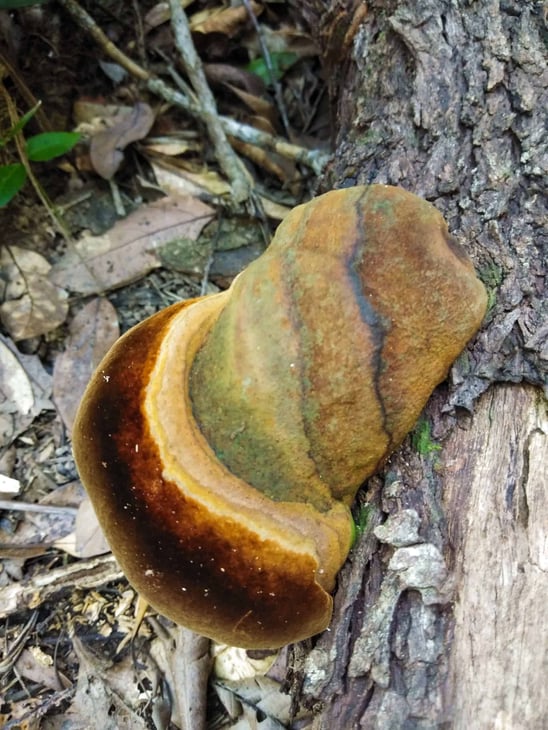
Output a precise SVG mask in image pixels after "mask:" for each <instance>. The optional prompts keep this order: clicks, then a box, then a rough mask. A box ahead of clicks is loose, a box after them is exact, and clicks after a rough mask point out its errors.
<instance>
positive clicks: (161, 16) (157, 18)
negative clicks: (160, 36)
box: [143, 0, 194, 33]
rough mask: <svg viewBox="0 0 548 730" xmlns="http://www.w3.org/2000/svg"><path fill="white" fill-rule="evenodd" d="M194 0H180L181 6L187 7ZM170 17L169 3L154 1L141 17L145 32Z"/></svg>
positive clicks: (165, 21)
mask: <svg viewBox="0 0 548 730" xmlns="http://www.w3.org/2000/svg"><path fill="white" fill-rule="evenodd" d="M193 1H194V0H182V2H181V5H182V6H183V8H187V7H188V6H189V5H190V4H191V3H192V2H193ZM170 17H171V11H170V9H169V3H167V2H160V3H156V5H154V6H153V7H152V8H151V9H150V10H149V11H148V13H147V14H146V15H145V17H144V18H143V25H144V28H145V33H148V32H149V31H151V30H153V29H154V28H157V27H158V26H159V25H162V24H163V23H167V21H168V20H169V19H170Z"/></svg>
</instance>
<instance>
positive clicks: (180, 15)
mask: <svg viewBox="0 0 548 730" xmlns="http://www.w3.org/2000/svg"><path fill="white" fill-rule="evenodd" d="M169 7H170V8H171V27H172V29H173V35H174V36H175V45H176V47H177V50H178V51H179V53H180V54H181V58H182V60H183V64H184V67H185V70H186V72H187V75H188V78H189V79H190V83H191V84H192V88H193V89H194V91H195V92H196V94H197V96H198V98H199V99H200V103H201V106H202V119H203V120H204V123H205V125H206V127H207V131H208V133H209V136H210V138H211V141H212V142H213V144H214V146H215V152H216V154H217V159H218V161H219V164H220V165H221V167H222V169H223V170H224V173H225V175H226V176H227V177H228V179H229V180H230V184H231V187H232V194H233V196H234V198H235V200H236V202H237V203H241V202H243V201H244V200H247V199H248V198H249V196H250V194H251V187H252V184H251V180H250V177H249V175H248V173H247V171H246V169H245V167H244V166H243V164H242V162H241V160H240V158H239V157H238V156H237V155H236V153H235V152H234V150H233V149H232V147H231V146H230V144H229V143H228V140H227V138H226V134H225V131H224V129H223V127H222V125H221V123H220V120H219V115H218V113H217V106H216V104H215V99H214V98H213V94H212V93H211V89H210V88H209V84H208V83H207V79H206V76H205V73H204V69H203V66H202V62H201V60H200V57H199V56H198V54H197V53H196V49H195V48H194V43H193V41H192V35H191V33H190V27H189V25H188V20H187V17H186V14H185V11H184V10H183V6H182V5H181V3H180V0H169Z"/></svg>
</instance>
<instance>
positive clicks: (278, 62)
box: [247, 51, 299, 86]
mask: <svg viewBox="0 0 548 730" xmlns="http://www.w3.org/2000/svg"><path fill="white" fill-rule="evenodd" d="M298 60H299V57H298V55H297V54H296V53H289V52H287V51H281V52H280V53H271V54H270V61H271V63H272V70H273V71H274V81H279V80H280V79H281V78H282V76H283V75H284V73H285V72H286V71H287V70H288V69H289V68H291V66H293V64H295V63H297V61H298ZM247 70H248V71H251V73H254V74H255V75H256V76H259V78H261V79H262V80H263V81H264V83H265V84H266V85H267V86H269V85H270V84H271V83H272V78H271V76H270V72H269V70H268V67H267V65H266V63H265V60H264V58H263V57H262V56H261V57H260V58H256V59H255V60H254V61H251V63H249V64H248V65H247Z"/></svg>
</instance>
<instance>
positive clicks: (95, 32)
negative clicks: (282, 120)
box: [58, 0, 329, 175]
mask: <svg viewBox="0 0 548 730" xmlns="http://www.w3.org/2000/svg"><path fill="white" fill-rule="evenodd" d="M58 2H59V4H60V5H62V6H63V7H64V8H65V10H66V11H67V12H68V13H70V15H71V16H72V17H73V18H74V20H75V21H76V22H77V23H78V25H79V26H80V27H81V28H83V29H84V30H86V31H87V32H88V33H89V34H90V35H91V36H92V37H93V38H94V39H95V41H96V42H97V43H98V44H99V45H100V46H101V48H102V49H103V50H104V51H105V53H107V54H108V55H109V56H110V57H111V58H112V59H113V60H114V61H116V63H119V64H120V66H122V67H123V68H125V69H126V71H128V72H129V73H130V74H131V75H132V76H134V77H135V78H137V79H140V80H141V81H143V82H144V83H145V86H146V88H147V89H148V90H149V91H151V92H152V93H153V94H156V95H157V96H159V97H161V98H162V99H164V100H165V101H168V102H170V103H172V104H174V105H176V106H178V107H180V108H181V109H184V110H185V111H187V112H188V113H189V114H191V115H192V116H194V117H196V118H198V119H202V118H203V110H202V108H201V106H200V105H199V104H196V103H195V102H193V101H191V100H190V99H189V98H188V97H186V96H185V95H184V94H183V93H181V92H180V91H177V90H176V89H174V88H173V87H170V86H169V85H168V84H166V83H165V82H164V81H163V80H162V79H160V78H159V77H158V76H154V75H153V74H152V73H150V72H149V71H147V70H145V69H144V68H142V67H141V66H139V64H138V63H135V61H133V60H132V59H131V58H129V56H126V55H125V54H124V53H123V52H122V51H121V50H120V49H119V48H117V47H116V46H115V45H114V43H113V42H112V41H111V40H110V39H109V38H108V37H107V36H106V35H105V33H104V32H103V31H102V30H101V28H100V27H99V26H98V25H97V23H96V22H95V21H94V20H93V18H92V17H91V16H90V15H89V14H88V13H87V12H86V11H85V10H84V9H83V8H81V7H80V5H78V3H77V2H76V0H58ZM219 121H220V123H221V125H222V127H223V129H224V131H225V133H226V134H229V135H232V136H233V137H236V138H237V139H240V140H242V141H243V142H250V143H251V144H256V145H258V146H260V147H263V149H267V150H272V151H274V152H277V153H278V154H280V155H282V156H283V157H286V158H288V159H291V160H295V161H296V162H299V163H301V164H303V165H307V167H310V168H311V169H312V170H313V171H314V172H315V173H316V174H317V175H319V174H320V173H321V171H322V170H323V168H324V167H325V165H326V164H327V162H328V160H329V155H327V154H326V153H325V152H322V151H321V150H309V149H305V148H304V147H299V146H298V145H294V144H291V143H290V142H287V141H286V140H284V139H281V138H280V137H274V136H273V135H271V134H267V133H265V132H260V131H259V130H258V129H254V128H253V127H250V126H249V125H247V124H241V123H239V122H236V121H235V120H233V119H230V118H228V117H223V116H220V117H219Z"/></svg>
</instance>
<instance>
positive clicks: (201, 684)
mask: <svg viewBox="0 0 548 730" xmlns="http://www.w3.org/2000/svg"><path fill="white" fill-rule="evenodd" d="M150 654H151V656H152V658H153V659H154V661H155V663H156V665H157V666H158V668H159V670H160V671H161V673H162V675H163V676H164V677H165V681H166V683H167V684H168V686H169V691H170V695H171V698H172V702H173V707H172V716H171V721H172V722H173V724H174V725H176V726H177V727H179V728H181V730H194V729H195V728H202V727H205V715H206V700H207V682H208V677H209V671H210V668H211V657H210V656H209V639H206V638H204V637H203V636H199V635H198V634H195V633H194V632H193V631H189V630H188V629H185V628H183V627H182V626H174V627H173V628H172V629H170V630H169V635H168V636H167V637H166V636H159V637H157V638H156V639H154V641H153V642H152V644H151V646H150Z"/></svg>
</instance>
